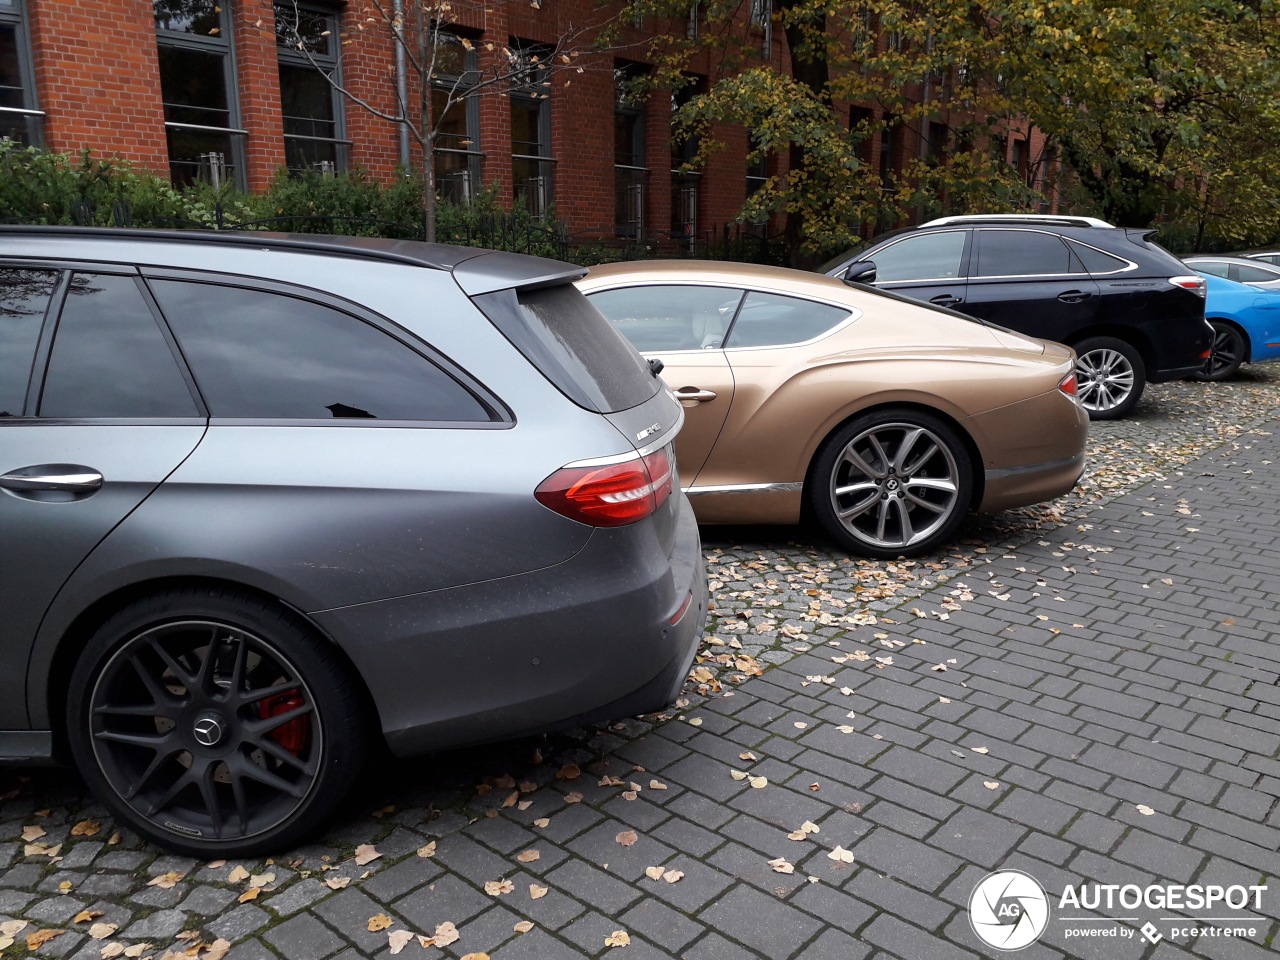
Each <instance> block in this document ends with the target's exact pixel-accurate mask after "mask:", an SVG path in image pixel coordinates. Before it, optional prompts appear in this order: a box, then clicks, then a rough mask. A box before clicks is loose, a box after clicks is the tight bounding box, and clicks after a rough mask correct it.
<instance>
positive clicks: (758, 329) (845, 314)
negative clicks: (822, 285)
mask: <svg viewBox="0 0 1280 960" xmlns="http://www.w3.org/2000/svg"><path fill="white" fill-rule="evenodd" d="M849 316H850V311H849V310H847V309H845V308H844V307H833V306H831V305H830V304H826V303H814V302H813V301H812V300H804V299H802V298H800V297H784V296H780V295H778V294H773V293H760V292H759V291H755V290H753V291H750V292H749V293H748V294H747V299H746V302H745V303H743V305H742V309H741V310H739V311H738V319H737V320H735V321H734V322H733V329H732V330H730V331H729V340H728V342H727V343H726V344H725V347H726V348H728V349H732V348H734V347H775V346H782V345H783V344H788V343H804V342H805V341H806V340H812V339H814V338H815V337H820V336H821V335H822V334H824V333H826V332H827V331H828V330H830V329H832V328H833V327H835V326H836V325H837V324H840V323H843V322H844V321H845V320H847V319H849Z"/></svg>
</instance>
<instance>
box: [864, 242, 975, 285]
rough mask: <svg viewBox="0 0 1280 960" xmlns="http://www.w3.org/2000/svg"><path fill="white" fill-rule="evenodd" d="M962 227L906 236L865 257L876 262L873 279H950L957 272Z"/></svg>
mask: <svg viewBox="0 0 1280 960" xmlns="http://www.w3.org/2000/svg"><path fill="white" fill-rule="evenodd" d="M964 238H965V232H964V231H963V230H949V231H946V232H944V233H925V234H920V235H919V236H915V237H907V238H906V239H904V240H899V241H898V242H897V243H894V244H891V245H889V246H887V247H885V248H884V249H883V250H877V251H876V252H875V253H873V254H871V255H870V256H869V257H866V258H865V259H868V260H871V261H873V262H874V263H875V265H876V282H877V283H879V282H881V281H885V280H952V279H955V278H956V277H959V276H960V264H961V260H962V258H963V256H964Z"/></svg>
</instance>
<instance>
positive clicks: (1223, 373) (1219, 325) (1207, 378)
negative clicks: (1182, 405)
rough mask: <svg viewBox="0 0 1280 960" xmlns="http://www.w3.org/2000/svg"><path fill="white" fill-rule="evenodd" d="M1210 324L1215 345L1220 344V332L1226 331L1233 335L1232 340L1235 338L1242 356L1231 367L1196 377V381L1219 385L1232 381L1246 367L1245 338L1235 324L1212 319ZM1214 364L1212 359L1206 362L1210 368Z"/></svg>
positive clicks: (1203, 373)
mask: <svg viewBox="0 0 1280 960" xmlns="http://www.w3.org/2000/svg"><path fill="white" fill-rule="evenodd" d="M1209 324H1210V325H1211V326H1212V327H1213V342H1214V344H1215V345H1216V344H1217V342H1218V332H1219V331H1220V330H1225V331H1227V332H1228V333H1229V334H1231V336H1232V338H1234V340H1235V342H1236V346H1237V348H1238V352H1239V354H1240V356H1239V359H1238V360H1237V361H1236V362H1235V363H1234V364H1232V365H1231V366H1229V367H1223V368H1222V369H1220V370H1214V371H1213V372H1208V371H1202V372H1200V373H1198V374H1196V375H1195V379H1196V380H1200V381H1203V382H1205V383H1219V382H1221V381H1223V380H1230V379H1231V378H1232V377H1234V376H1235V375H1236V373H1237V372H1239V370H1240V368H1241V367H1242V366H1244V361H1245V356H1244V336H1243V335H1242V334H1241V333H1240V331H1239V330H1237V329H1236V328H1235V326H1234V325H1233V324H1230V323H1227V322H1226V321H1225V320H1214V319H1210V320H1209ZM1212 362H1213V360H1212V358H1210V359H1209V360H1207V361H1205V365H1206V366H1208V365H1209V364H1211V363H1212Z"/></svg>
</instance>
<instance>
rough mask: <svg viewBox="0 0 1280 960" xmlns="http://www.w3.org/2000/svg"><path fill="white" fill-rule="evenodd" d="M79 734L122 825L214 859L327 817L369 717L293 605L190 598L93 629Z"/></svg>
mask: <svg viewBox="0 0 1280 960" xmlns="http://www.w3.org/2000/svg"><path fill="white" fill-rule="evenodd" d="M67 732H68V739H69V741H70V745H71V751H72V754H73V756H74V758H75V761H76V765H77V767H78V768H79V769H80V771H81V773H82V774H83V776H84V777H85V779H86V780H87V781H88V783H89V785H90V786H91V787H92V788H93V790H94V792H95V793H96V794H97V795H98V797H99V798H100V799H101V800H102V801H103V802H104V803H105V804H106V805H107V806H108V807H109V808H110V809H111V810H112V811H113V812H114V813H115V814H116V815H117V816H118V817H119V818H120V819H121V820H122V821H124V822H125V823H126V824H127V825H128V826H129V827H131V828H132V829H133V830H135V831H137V832H138V833H139V834H141V835H142V836H144V837H147V838H148V839H150V840H154V841H156V842H157V843H160V844H163V845H164V846H166V847H170V848H172V849H174V850H178V851H180V852H182V853H185V854H188V855H190V856H194V857H201V858H205V859H212V858H215V857H236V856H256V855H260V854H263V853H270V852H273V851H277V850H280V849H283V848H285V847H288V846H290V845H291V844H293V843H294V842H296V841H297V840H299V839H301V838H302V837H303V836H305V835H306V834H308V833H310V832H311V831H312V830H314V829H315V828H316V827H317V826H318V825H319V824H320V823H321V822H323V821H324V820H325V819H326V818H327V817H328V815H329V814H330V813H331V812H332V810H333V808H334V807H335V806H336V805H337V803H338V801H339V800H341V798H342V797H343V796H344V795H345V794H346V792H347V789H348V787H349V786H350V785H351V784H352V782H353V781H354V779H355V777H356V775H357V773H358V772H359V767H360V762H361V756H362V752H361V751H362V748H363V746H364V744H363V740H364V714H363V710H362V709H361V703H360V700H359V698H358V696H357V695H356V693H355V691H354V690H353V689H352V688H351V685H350V684H349V683H348V682H347V680H346V679H345V677H344V669H343V667H342V665H341V664H340V662H339V660H338V658H337V657H336V656H335V655H334V654H333V653H332V652H330V650H328V649H327V647H326V641H324V640H323V639H322V638H321V637H318V636H316V635H315V633H314V631H312V630H311V629H309V628H308V627H307V625H306V624H305V623H303V622H302V621H301V620H300V619H299V618H297V617H296V616H294V615H293V614H292V613H290V612H289V611H288V610H287V609H285V608H284V607H283V606H279V605H274V604H271V603H268V602H266V601H263V600H260V599H258V598H255V597H252V596H250V595H247V594H241V593H237V592H232V591H211V590H199V591H198V590H194V589H192V590H179V591H170V592H166V593H161V594H156V595H154V596H151V597H148V598H145V599H143V600H140V601H138V602H136V603H134V604H132V605H130V606H128V607H126V608H125V609H123V610H121V611H119V612H118V613H117V614H115V615H114V616H112V617H111V618H110V619H109V620H108V621H107V622H106V623H104V624H103V625H102V627H101V628H100V629H99V630H98V631H97V633H95V634H94V636H93V637H92V638H91V639H90V641H89V643H88V646H87V647H86V649H85V651H84V653H83V654H82V655H81V656H80V658H79V661H78V662H77V664H76V667H75V670H74V671H73V673H72V676H71V685H70V691H69V695H68V701H67Z"/></svg>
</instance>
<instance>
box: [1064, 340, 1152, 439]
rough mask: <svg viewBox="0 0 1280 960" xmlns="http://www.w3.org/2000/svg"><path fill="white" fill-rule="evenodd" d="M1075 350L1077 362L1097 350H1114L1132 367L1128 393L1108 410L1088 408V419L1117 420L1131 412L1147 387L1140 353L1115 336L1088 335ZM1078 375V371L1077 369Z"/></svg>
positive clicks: (1145, 373)
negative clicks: (1131, 382) (1131, 379)
mask: <svg viewBox="0 0 1280 960" xmlns="http://www.w3.org/2000/svg"><path fill="white" fill-rule="evenodd" d="M1074 349H1075V351H1076V357H1077V361H1076V362H1077V364H1078V363H1079V358H1081V357H1084V356H1085V355H1087V354H1090V353H1093V352H1094V351H1097V350H1114V351H1115V352H1116V353H1119V354H1121V355H1123V356H1124V358H1125V359H1126V360H1127V361H1129V366H1130V367H1131V368H1132V369H1133V389H1131V390H1130V391H1129V395H1128V396H1127V397H1125V398H1124V400H1122V401H1120V403H1119V404H1118V405H1117V406H1115V407H1112V408H1111V409H1110V410H1088V408H1087V407H1086V410H1088V413H1089V419H1090V420H1119V419H1121V418H1122V417H1127V416H1128V415H1129V414H1130V413H1132V412H1133V409H1134V407H1136V406H1137V405H1138V401H1140V400H1141V399H1142V394H1143V392H1144V391H1145V390H1146V388H1147V366H1146V364H1145V363H1143V362H1142V355H1141V354H1140V353H1138V351H1137V349H1136V348H1134V347H1133V346H1132V345H1131V344H1129V343H1126V342H1125V341H1123V340H1118V339H1116V338H1115V337H1090V338H1089V339H1087V340H1081V341H1080V342H1079V343H1077V344H1076V345H1075V347H1074ZM1077 376H1078V371H1077Z"/></svg>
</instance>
